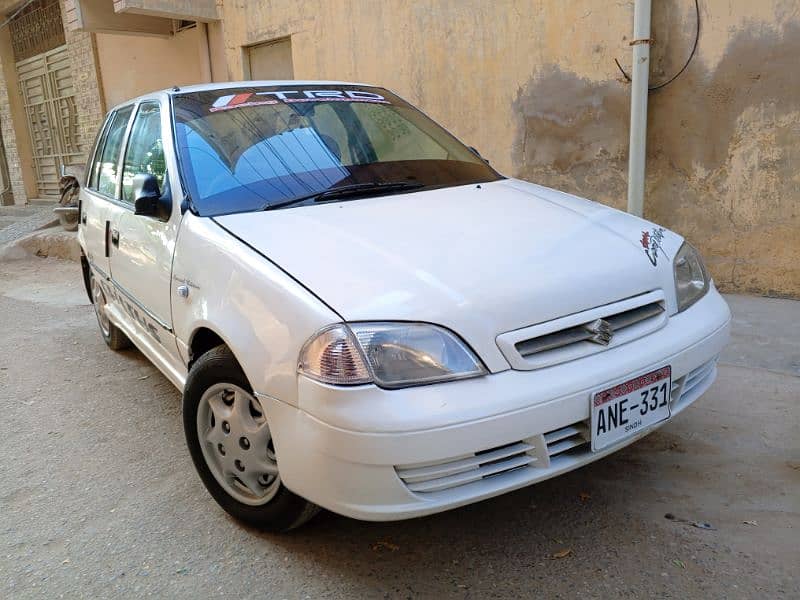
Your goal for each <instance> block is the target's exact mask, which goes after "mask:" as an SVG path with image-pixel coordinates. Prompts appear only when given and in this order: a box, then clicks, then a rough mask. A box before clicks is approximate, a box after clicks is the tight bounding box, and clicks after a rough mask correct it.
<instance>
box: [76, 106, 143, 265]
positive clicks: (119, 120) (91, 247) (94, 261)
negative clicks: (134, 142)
mask: <svg viewBox="0 0 800 600" xmlns="http://www.w3.org/2000/svg"><path fill="white" fill-rule="evenodd" d="M131 114H133V107H132V106H126V107H123V108H120V109H119V110H116V111H114V112H112V113H111V114H109V116H108V117H107V119H106V122H105V124H104V126H103V130H102V132H101V134H100V136H99V138H98V141H97V146H96V148H95V151H94V154H93V157H92V162H91V163H90V164H89V165H88V170H89V173H88V174H87V177H86V185H85V186H84V187H83V189H82V190H81V224H82V230H83V231H82V235H83V239H84V246H85V248H86V258H87V260H88V261H89V264H90V265H91V267H92V269H93V270H94V271H95V275H97V276H99V277H100V278H101V279H108V278H109V276H110V275H109V274H110V266H109V264H110V263H109V256H110V252H111V229H112V227H111V224H112V222H116V220H117V218H118V216H119V207H118V206H117V205H116V202H117V200H116V198H117V181H118V177H117V174H118V169H119V159H120V150H121V148H122V140H123V139H124V136H125V131H126V130H127V128H128V122H129V120H130V117H131Z"/></svg>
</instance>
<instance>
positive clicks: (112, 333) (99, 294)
mask: <svg viewBox="0 0 800 600" xmlns="http://www.w3.org/2000/svg"><path fill="white" fill-rule="evenodd" d="M89 287H90V291H91V298H92V305H93V306H94V314H95V316H96V317H97V325H98V326H99V327H100V335H102V336H103V340H104V341H105V343H106V345H107V346H108V347H109V348H111V349H112V350H117V351H118V350H125V349H127V348H130V347H131V341H130V339H128V336H127V335H125V334H124V333H122V330H121V329H120V328H119V327H117V326H116V325H114V323H112V322H111V320H110V319H109V318H108V315H106V312H105V311H106V305H107V304H108V303H107V302H106V294H105V292H104V291H103V288H102V286H101V285H100V282H99V281H97V278H96V277H95V275H94V273H91V272H90V273H89Z"/></svg>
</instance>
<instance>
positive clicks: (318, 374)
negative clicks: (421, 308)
mask: <svg viewBox="0 0 800 600" xmlns="http://www.w3.org/2000/svg"><path fill="white" fill-rule="evenodd" d="M299 369H300V372H301V373H303V374H305V375H307V376H309V377H311V378H312V379H316V380H317V381H322V382H323V383H332V384H335V385H356V384H362V383H370V382H374V383H375V384H377V385H379V386H381V387H385V388H400V387H408V386H412V385H422V384H426V383H435V382H440V381H452V380H454V379H464V378H467V377H477V376H479V375H484V374H485V373H486V369H485V368H484V367H483V364H482V363H481V362H480V360H479V359H478V358H477V357H476V356H475V354H474V353H473V352H472V350H470V349H469V348H468V347H467V346H466V345H465V344H464V342H462V341H461V340H460V339H459V338H458V337H457V336H456V335H455V334H453V333H451V332H450V331H448V330H446V329H444V328H442V327H437V326H436V325H426V324H420V323H352V324H348V325H345V324H339V325H333V326H331V327H328V328H326V329H324V330H322V331H321V332H320V333H318V334H317V335H315V336H314V337H313V338H311V339H310V340H309V341H308V342H306V344H305V346H303V349H302V350H301V352H300V360H299Z"/></svg>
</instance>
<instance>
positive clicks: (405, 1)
mask: <svg viewBox="0 0 800 600" xmlns="http://www.w3.org/2000/svg"><path fill="white" fill-rule="evenodd" d="M53 3H55V4H56V5H58V8H59V10H60V15H61V19H62V24H63V29H64V43H63V44H62V45H61V46H56V47H53V48H49V46H48V49H45V48H44V46H42V47H41V49H42V52H38V53H37V54H35V55H34V58H30V57H29V58H21V57H20V56H17V55H15V54H14V52H15V47H19V45H20V42H19V41H16V42H15V35H17V34H15V33H14V32H15V31H19V30H20V27H18V26H17V27H15V26H14V21H16V20H19V19H21V18H24V17H25V14H27V13H26V11H32V10H48V8H47V7H48V6H52V4H53ZM3 4H5V5H6V6H3ZM22 4H24V3H20V2H16V3H9V2H6V3H3V2H0V9H4V10H0V12H4V13H5V14H6V15H10V14H12V13H13V12H14V11H16V10H18V9H19V7H20V5H22ZM699 6H700V10H699V15H698V14H696V13H695V4H694V2H691V1H690V0H669V1H666V2H654V3H653V16H652V31H653V38H654V43H653V45H652V50H651V53H652V58H651V68H650V73H651V83H652V84H654V85H656V86H657V85H659V84H661V83H663V82H666V81H667V80H669V79H670V78H671V77H672V76H673V75H674V74H675V73H677V72H678V71H679V70H680V69H681V67H682V66H683V65H684V63H686V60H687V58H688V57H689V56H690V55H691V56H692V58H691V60H690V62H689V64H688V66H687V67H686V69H685V71H683V72H682V74H681V75H680V76H679V77H678V78H676V79H675V80H674V81H672V82H671V83H669V84H667V85H666V86H664V87H662V88H660V89H657V90H654V91H653V92H652V93H651V94H650V99H649V115H648V119H649V123H648V153H647V183H646V196H645V216H646V217H647V218H650V219H652V220H654V221H657V222H660V223H662V224H664V225H665V226H668V227H670V228H674V229H676V230H677V231H679V232H681V233H683V234H684V235H685V236H686V237H687V238H688V239H689V240H690V241H691V242H692V243H694V244H695V245H696V246H698V247H699V248H700V249H701V250H702V251H703V253H704V255H705V256H706V258H707V261H708V264H709V268H710V270H711V271H712V274H713V275H714V278H715V280H716V282H717V284H718V285H719V286H720V287H721V288H723V289H725V290H728V291H738V292H750V293H759V294H769V295H778V296H789V297H800V168H798V165H800V135H799V134H800V70H798V69H797V68H796V67H795V65H794V62H795V57H796V56H797V55H798V49H800V13H798V11H797V2H796V0H764V1H763V2H740V1H738V0H701V1H700V3H699ZM49 10H52V9H49ZM698 16H699V22H700V27H699V36H697V19H698ZM632 18H633V2H623V3H610V4H609V3H598V2H597V1H596V0H572V1H570V2H560V1H553V0H494V1H492V2H488V1H486V0H303V1H302V2H297V1H296V0H292V1H290V0H268V1H266V0H265V1H258V0H195V1H189V0H60V1H58V0H35V2H34V3H32V4H31V5H30V6H28V7H25V8H24V9H23V11H22V12H21V13H20V14H19V15H17V16H15V18H14V19H12V21H11V26H8V27H4V28H2V29H0V64H2V72H1V73H0V74H1V75H2V76H3V78H4V79H5V84H6V85H3V86H0V88H2V89H0V132H2V144H3V145H2V148H3V149H4V154H5V161H4V162H3V163H2V165H3V166H2V168H0V180H2V182H0V183H3V184H4V186H5V187H6V188H8V189H7V191H6V192H4V195H3V196H2V198H3V199H4V201H5V202H9V201H14V202H24V201H25V199H26V198H36V197H43V196H45V197H46V196H47V195H48V194H49V193H50V192H51V190H52V188H51V187H50V186H51V183H50V182H49V181H46V176H48V174H49V173H51V171H50V170H49V169H51V162H52V163H53V164H55V165H56V166H58V164H60V163H59V161H61V162H64V161H67V160H73V161H77V162H78V163H80V162H81V161H82V160H83V157H84V156H85V151H86V147H87V146H88V145H90V143H91V138H92V136H93V135H94V131H95V130H96V128H97V125H98V122H99V120H100V118H101V115H102V114H103V113H104V112H105V110H106V109H107V108H108V107H110V106H113V105H114V104H116V103H117V102H120V101H122V100H124V99H126V98H129V97H131V96H135V95H137V94H140V93H143V92H146V91H150V90H152V89H158V88H162V87H167V86H171V85H182V84H187V83H195V82H203V81H224V80H231V79H290V78H298V79H317V78H319V79H344V80H355V81H363V82H374V83H378V84H380V85H383V86H386V87H389V88H391V89H392V90H394V91H395V92H397V93H398V94H400V95H401V96H403V97H405V98H407V99H408V100H409V101H411V102H413V103H415V104H416V105H418V106H420V107H421V108H422V109H423V110H425V111H426V112H427V113H428V114H430V115H431V116H432V117H434V118H435V119H437V120H438V121H439V122H440V123H442V124H443V125H445V126H446V127H447V128H448V129H450V130H451V131H453V133H455V134H456V135H457V136H458V137H460V138H461V139H462V140H464V141H466V142H467V143H468V144H470V145H473V146H475V147H477V148H478V149H479V150H480V151H481V154H482V155H483V156H485V157H486V158H488V159H489V160H490V162H491V163H492V164H493V165H494V166H495V167H496V168H498V169H499V170H500V171H501V172H503V173H506V174H508V175H512V176H516V177H521V178H523V179H529V180H532V181H536V182H538V183H542V184H545V185H550V186H553V187H558V188H560V189H564V190H566V191H569V192H573V193H577V194H579V195H582V196H586V197H589V198H593V199H596V200H599V201H601V202H605V203H607V204H610V205H612V206H615V207H618V208H624V206H625V197H626V179H627V146H628V116H629V94H630V88H629V83H628V82H627V81H626V79H625V77H624V75H623V72H622V71H628V70H629V68H630V46H629V42H630V34H631V29H632ZM696 37H697V48H696V52H694V54H693V55H692V54H691V50H692V47H693V45H694V42H695V38H696ZM48 39H51V42H50V44H53V43H55V42H54V41H52V40H54V39H55V38H54V37H52V38H48ZM15 43H16V46H15ZM62 47H63V48H65V49H66V54H64V50H63V49H62V50H58V48H62ZM48 52H49V53H51V54H50V55H48V54H47V53H48ZM59 52H60V53H61V54H59ZM42 55H44V56H42ZM52 55H56V56H60V57H61V59H62V60H63V57H64V56H67V57H68V60H67V61H66V63H63V64H68V65H69V67H70V68H71V73H72V74H71V77H72V88H71V89H72V90H73V92H72V98H73V100H72V101H70V102H71V103H67V105H66V106H67V109H62V112H63V111H66V112H64V114H67V115H69V118H67V121H68V127H67V129H66V131H67V134H68V135H67V134H65V135H67V141H62V140H61V138H58V136H56V137H57V139H56V142H55V146H53V147H54V148H56V150H57V151H58V152H60V154H57V155H56V156H55V158H52V157H51V155H52V154H53V153H52V152H50V154H48V153H47V152H44V151H43V149H44V150H48V149H51V148H50V146H47V144H44V143H43V142H42V139H44V138H42V137H41V135H42V134H41V132H40V130H43V129H46V128H47V127H45V125H44V124H42V123H43V122H42V121H41V119H39V120H38V121H37V120H36V118H34V117H31V115H32V114H35V111H33V108H32V107H33V105H34V104H35V102H33V104H32V101H31V99H30V98H33V100H34V101H36V97H33V96H30V93H29V92H28V91H26V90H27V87H29V86H30V84H29V83H28V79H27V78H28V77H29V71H26V70H25V62H24V61H25V60H28V61H31V60H32V62H35V63H36V64H38V65H40V66H41V64H42V61H44V68H45V71H47V72H48V73H50V72H52V71H53V69H55V71H56V74H55V75H54V76H52V77H51V78H54V80H55V81H56V83H57V84H58V85H61V86H62V87H61V88H53V90H51V91H49V92H48V93H49V94H50V96H51V97H52V98H51V99H50V100H49V101H50V102H51V105H53V106H54V105H55V104H54V103H58V102H62V97H63V96H64V95H65V94H68V92H69V88H67V87H64V86H65V85H66V84H65V83H64V80H63V77H62V75H63V71H59V70H58V69H59V68H60V67H59V66H58V64H56V63H54V62H52V61H53V60H55V59H50V58H48V57H49V56H52ZM35 57H38V58H35ZM614 59H617V60H618V61H619V63H620V67H621V68H618V66H617V65H616V64H615V61H614ZM48 60H50V61H51V62H47V61H48ZM20 63H22V65H21V66H20ZM51 63H52V66H51ZM59 64H62V63H59ZM48 69H50V70H49V71H48ZM37 72H38V71H37ZM62 88H63V89H62ZM37 90H38V88H37ZM25 94H29V95H28V96H26V95H25ZM73 105H74V112H69V111H71V110H72V106H73ZM34 108H35V107H34ZM53 110H54V111H55V113H54V114H56V115H57V117H58V115H61V114H62V113H58V112H57V110H55V109H53ZM32 111H33V112H32ZM50 118H51V120H52V119H54V118H53V117H50ZM59 118H61V117H59ZM55 120H58V119H57V118H56V119H55ZM62 120H63V118H62ZM46 124H48V125H49V124H50V121H47V122H46ZM51 128H52V127H51ZM58 135H62V134H60V133H59V134H58ZM70 136H72V137H70ZM73 138H74V140H75V141H74V142H72V141H71V140H72V139H73ZM70 144H72V145H70ZM48 158H52V160H51V162H47V161H46V160H44V159H48Z"/></svg>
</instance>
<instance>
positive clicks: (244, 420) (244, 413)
mask: <svg viewBox="0 0 800 600" xmlns="http://www.w3.org/2000/svg"><path fill="white" fill-rule="evenodd" d="M226 395H227V397H228V398H229V399H230V405H228V404H227V400H226ZM254 402H255V404H254ZM245 405H246V406H245ZM245 408H246V410H245ZM183 428H184V433H185V435H186V444H187V445H188V447H189V453H190V454H191V457H192V461H193V462H194V466H195V468H196V469H197V472H198V474H199V475H200V479H201V480H202V481H203V484H204V485H205V487H206V489H207V490H208V491H209V493H210V494H211V496H212V497H213V498H214V500H216V502H217V504H219V505H220V506H221V507H222V508H223V509H224V510H225V511H226V512H228V514H230V515H231V516H233V517H234V518H235V519H237V520H239V521H241V522H243V523H245V524H247V525H250V526H252V527H255V528H257V529H261V530H264V531H275V532H281V531H288V530H290V529H294V528H296V527H299V526H300V525H302V524H304V523H305V522H307V521H309V520H310V519H311V518H312V517H313V516H314V515H315V514H316V513H317V512H319V510H320V509H319V507H318V506H317V505H315V504H313V503H311V502H309V501H308V500H305V499H304V498H301V497H300V496H298V495H296V494H294V493H293V492H291V491H290V490H289V489H288V488H286V486H285V485H283V482H282V481H281V480H280V472H279V471H278V469H277V464H278V463H277V457H276V456H275V454H274V447H273V446H272V445H271V444H272V442H271V434H270V433H269V426H268V425H267V423H266V415H265V413H264V411H263V409H262V408H261V406H260V404H259V403H258V400H256V398H255V395H254V394H253V390H252V387H251V386H250V383H249V382H248V381H247V377H245V374H244V372H243V371H242V368H241V367H240V366H239V363H238V362H237V361H236V359H235V358H234V356H233V353H232V352H231V351H230V349H229V348H228V347H227V346H217V347H216V348H214V349H212V350H209V351H208V352H206V353H205V354H203V355H201V356H200V357H199V358H198V359H197V360H196V362H195V363H194V364H193V365H192V367H191V369H190V370H189V375H188V377H187V379H186V385H185V386H184V392H183ZM226 429H227V430H226ZM264 430H266V434H264V433H263V431H264ZM248 432H252V436H251V435H250V433H248ZM264 435H266V436H269V437H263V436H264ZM251 439H252V440H253V441H252V442H251V441H249V440H251ZM244 442H246V446H245V445H244ZM270 448H272V450H271V451H270ZM237 457H238V458H237ZM270 461H273V462H274V469H275V471H274V474H269V473H268V472H265V473H261V474H258V473H259V470H261V469H262V467H263V466H265V465H268V464H272V463H271V462H270ZM234 464H235V467H236V470H234V467H233V466H234ZM239 476H241V479H240V478H239ZM245 477H246V478H247V479H245ZM254 477H256V478H257V481H255V482H254V481H253V478H254ZM248 485H249V487H248ZM259 486H260V487H259ZM254 487H256V488H258V489H257V490H256V492H253V488H254ZM262 488H263V489H262ZM261 492H263V496H259V493H261Z"/></svg>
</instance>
